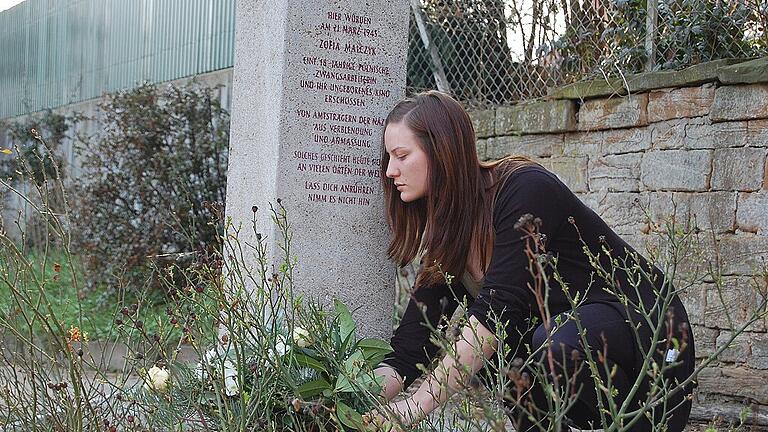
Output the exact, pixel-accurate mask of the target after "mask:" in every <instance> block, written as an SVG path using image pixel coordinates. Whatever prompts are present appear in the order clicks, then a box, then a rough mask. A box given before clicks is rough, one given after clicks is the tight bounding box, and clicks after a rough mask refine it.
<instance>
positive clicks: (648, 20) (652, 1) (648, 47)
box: [645, 0, 659, 72]
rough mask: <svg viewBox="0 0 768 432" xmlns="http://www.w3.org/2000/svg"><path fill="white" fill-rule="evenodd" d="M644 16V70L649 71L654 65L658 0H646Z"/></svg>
mask: <svg viewBox="0 0 768 432" xmlns="http://www.w3.org/2000/svg"><path fill="white" fill-rule="evenodd" d="M647 4H648V7H647V8H646V16H645V54H646V56H647V57H648V58H647V59H646V61H645V71H646V72H651V71H652V70H653V69H654V68H655V67H656V25H657V23H658V20H659V0H647Z"/></svg>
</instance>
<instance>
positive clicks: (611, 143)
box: [602, 127, 651, 154]
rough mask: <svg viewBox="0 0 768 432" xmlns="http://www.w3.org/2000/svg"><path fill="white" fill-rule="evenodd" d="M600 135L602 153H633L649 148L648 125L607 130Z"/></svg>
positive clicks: (649, 135)
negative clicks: (601, 138)
mask: <svg viewBox="0 0 768 432" xmlns="http://www.w3.org/2000/svg"><path fill="white" fill-rule="evenodd" d="M602 137H603V147H602V152H603V154H622V153H635V152H642V151H646V150H648V149H650V148H651V129H650V128H648V127H640V128H631V129H613V130H607V131H604V132H603V136H602Z"/></svg>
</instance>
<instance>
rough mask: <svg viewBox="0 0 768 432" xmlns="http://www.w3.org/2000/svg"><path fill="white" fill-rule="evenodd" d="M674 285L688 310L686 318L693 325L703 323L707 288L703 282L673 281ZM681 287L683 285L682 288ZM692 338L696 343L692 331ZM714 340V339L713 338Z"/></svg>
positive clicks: (701, 324)
mask: <svg viewBox="0 0 768 432" xmlns="http://www.w3.org/2000/svg"><path fill="white" fill-rule="evenodd" d="M675 287H676V288H677V289H678V290H679V293H678V296H679V297H680V300H681V301H682V302H683V306H685V310H686V312H688V320H689V321H690V323H691V324H693V325H695V326H703V325H704V315H705V314H704V312H705V308H706V301H707V290H706V286H705V285H704V284H693V285H690V284H687V283H685V282H683V281H675ZM682 287H685V288H684V289H682ZM694 338H695V339H696V342H697V344H698V338H696V334H695V332H694ZM713 341H714V339H713Z"/></svg>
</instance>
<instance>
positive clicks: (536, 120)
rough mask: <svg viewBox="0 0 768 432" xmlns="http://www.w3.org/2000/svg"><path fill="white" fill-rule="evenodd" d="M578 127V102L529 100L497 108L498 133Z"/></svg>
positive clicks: (562, 129) (528, 132)
mask: <svg viewBox="0 0 768 432" xmlns="http://www.w3.org/2000/svg"><path fill="white" fill-rule="evenodd" d="M575 128H576V103H575V102H574V101H570V100H554V101H544V102H529V103H522V104H519V105H514V106H509V107H499V108H497V109H496V135H508V134H513V133H526V134H530V133H548V132H567V131H571V130H574V129H575Z"/></svg>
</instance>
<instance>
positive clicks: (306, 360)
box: [293, 352, 328, 373]
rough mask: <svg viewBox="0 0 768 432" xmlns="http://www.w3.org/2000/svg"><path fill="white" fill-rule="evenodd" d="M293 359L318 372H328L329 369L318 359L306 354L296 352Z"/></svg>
mask: <svg viewBox="0 0 768 432" xmlns="http://www.w3.org/2000/svg"><path fill="white" fill-rule="evenodd" d="M293 359H294V360H295V361H296V364H298V365H299V366H304V367H308V368H311V369H314V370H316V371H318V372H325V373H328V370H327V369H326V368H325V366H323V364H322V363H320V362H319V361H318V360H317V359H315V358H312V357H310V356H308V355H306V354H302V353H297V352H295V353H293Z"/></svg>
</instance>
